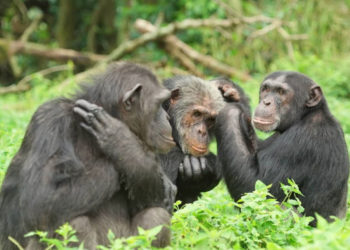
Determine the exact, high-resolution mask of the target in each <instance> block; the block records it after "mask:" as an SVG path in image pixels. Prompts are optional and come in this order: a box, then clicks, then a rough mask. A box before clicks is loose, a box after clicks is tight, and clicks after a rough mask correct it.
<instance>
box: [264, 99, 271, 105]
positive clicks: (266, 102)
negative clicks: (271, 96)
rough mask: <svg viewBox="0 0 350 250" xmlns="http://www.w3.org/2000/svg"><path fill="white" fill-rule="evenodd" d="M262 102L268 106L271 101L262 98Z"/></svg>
mask: <svg viewBox="0 0 350 250" xmlns="http://www.w3.org/2000/svg"><path fill="white" fill-rule="evenodd" d="M263 103H264V104H265V105H266V106H269V105H270V104H271V101H270V100H263Z"/></svg>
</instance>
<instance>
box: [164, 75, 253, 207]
mask: <svg viewBox="0 0 350 250" xmlns="http://www.w3.org/2000/svg"><path fill="white" fill-rule="evenodd" d="M164 86H165V87H166V88H168V89H169V90H171V91H172V94H171V98H170V100H169V101H167V102H166V103H165V104H164V107H165V109H166V110H167V112H168V114H169V116H170V123H171V126H172V128H173V137H174V140H175V142H176V144H177V147H175V148H174V149H172V150H171V151H170V152H169V153H168V154H163V155H161V161H162V166H163V168H164V170H165V172H166V173H167V174H168V176H169V178H170V179H171V180H172V181H173V183H174V184H176V186H177V189H178V193H177V197H176V198H177V200H181V201H182V204H185V203H189V202H193V201H194V200H196V199H197V198H198V196H199V195H200V193H201V192H205V191H208V190H211V189H212V188H214V187H215V186H216V185H217V184H218V183H219V181H220V179H221V172H220V167H218V166H217V165H216V156H215V155H214V154H213V153H210V152H209V143H210V141H211V139H212V138H213V128H214V125H215V120H216V116H217V114H218V112H219V111H220V109H221V108H223V107H224V105H225V100H226V101H227V102H231V101H232V102H236V103H240V105H242V106H243V107H244V108H246V109H247V110H249V109H250V108H249V100H248V98H247V97H246V96H245V95H244V93H243V90H242V89H241V88H240V87H239V86H238V85H236V84H235V83H233V82H232V81H230V80H228V79H225V78H218V79H214V80H211V81H205V80H202V79H200V78H198V77H194V76H176V77H173V78H170V79H167V80H165V81H164ZM247 112H249V111H247Z"/></svg>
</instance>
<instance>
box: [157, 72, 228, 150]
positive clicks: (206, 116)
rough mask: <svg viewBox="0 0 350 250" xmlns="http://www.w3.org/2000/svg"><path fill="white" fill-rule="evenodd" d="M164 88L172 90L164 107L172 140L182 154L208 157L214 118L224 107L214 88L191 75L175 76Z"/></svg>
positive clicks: (214, 86)
mask: <svg viewBox="0 0 350 250" xmlns="http://www.w3.org/2000/svg"><path fill="white" fill-rule="evenodd" d="M164 85H165V86H166V87H167V88H168V89H170V90H172V94H171V98H170V100H169V102H167V103H166V104H165V108H166V110H168V113H169V115H170V121H171V125H172V127H173V136H174V139H175V141H176V142H177V143H178V145H179V146H180V148H181V150H182V151H183V153H185V154H191V155H193V156H203V155H206V154H208V153H209V142H210V139H211V134H212V128H213V126H214V124H215V120H216V116H217V114H218V112H219V111H220V109H221V108H222V107H223V106H224V105H225V103H224V99H223V97H222V95H221V93H220V91H219V90H218V88H217V86H216V85H215V84H213V83H212V82H209V81H205V80H202V79H200V78H198V77H194V76H176V77H173V78H171V79H168V80H166V81H165V82H164Z"/></svg>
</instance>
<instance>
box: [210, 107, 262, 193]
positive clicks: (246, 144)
mask: <svg viewBox="0 0 350 250" xmlns="http://www.w3.org/2000/svg"><path fill="white" fill-rule="evenodd" d="M249 121H250V120H249V117H247V116H246V114H245V113H244V112H243V111H242V108H241V107H240V106H239V105H237V104H227V105H226V107H225V108H224V109H222V110H221V111H220V114H219V115H218V117H217V122H216V130H215V133H216V140H217V146H218V157H219V161H220V164H221V165H222V170H223V176H224V178H225V181H226V184H227V186H228V189H229V191H230V194H231V196H232V197H233V198H235V199H239V198H240V197H241V195H243V194H244V193H246V192H250V191H253V190H254V185H255V182H256V181H257V179H258V178H259V165H258V162H257V155H256V142H257V139H256V135H255V132H254V130H253V128H252V126H251V124H250V122H249Z"/></svg>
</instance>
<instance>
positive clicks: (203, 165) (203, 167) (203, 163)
mask: <svg viewBox="0 0 350 250" xmlns="http://www.w3.org/2000/svg"><path fill="white" fill-rule="evenodd" d="M199 161H200V163H201V170H202V173H203V174H207V173H208V172H209V170H208V166H207V159H205V157H200V158H199Z"/></svg>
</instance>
